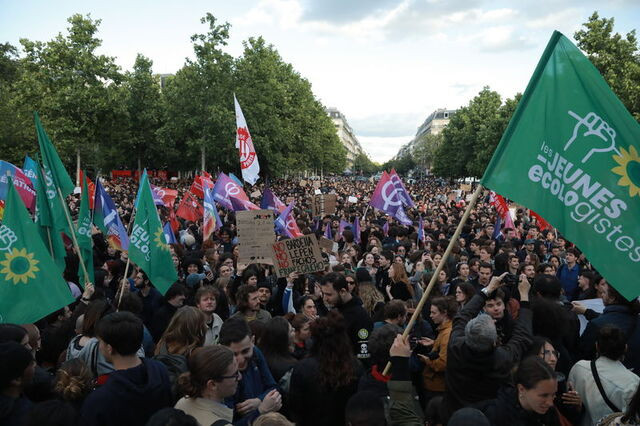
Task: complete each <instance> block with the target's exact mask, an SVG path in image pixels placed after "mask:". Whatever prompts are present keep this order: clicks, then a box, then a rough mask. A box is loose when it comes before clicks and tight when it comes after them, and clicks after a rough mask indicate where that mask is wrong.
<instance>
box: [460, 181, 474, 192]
mask: <svg viewBox="0 0 640 426" xmlns="http://www.w3.org/2000/svg"><path fill="white" fill-rule="evenodd" d="M460 190H461V191H467V192H468V191H471V185H470V184H468V183H463V184H461V185H460Z"/></svg>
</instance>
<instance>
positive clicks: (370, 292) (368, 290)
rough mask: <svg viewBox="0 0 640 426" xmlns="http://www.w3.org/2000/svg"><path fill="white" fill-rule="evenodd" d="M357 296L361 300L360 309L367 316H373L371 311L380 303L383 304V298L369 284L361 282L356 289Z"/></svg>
mask: <svg viewBox="0 0 640 426" xmlns="http://www.w3.org/2000/svg"><path fill="white" fill-rule="evenodd" d="M358 296H359V297H360V300H362V307H363V308H364V309H365V310H366V311H367V313H368V314H369V315H372V314H373V309H374V308H375V307H376V305H377V304H378V303H380V302H383V303H384V296H383V295H382V293H380V291H378V289H377V288H376V287H375V286H374V285H373V284H371V283H370V282H362V283H360V285H359V288H358Z"/></svg>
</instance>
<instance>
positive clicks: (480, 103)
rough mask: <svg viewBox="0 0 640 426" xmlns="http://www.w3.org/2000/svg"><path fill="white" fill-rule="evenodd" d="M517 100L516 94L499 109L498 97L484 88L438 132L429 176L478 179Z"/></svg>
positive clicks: (487, 88)
mask: <svg viewBox="0 0 640 426" xmlns="http://www.w3.org/2000/svg"><path fill="white" fill-rule="evenodd" d="M519 99H520V95H519V94H518V95H516V97H515V98H514V99H510V100H507V101H506V102H505V104H504V105H502V100H501V99H500V95H499V94H498V93H497V92H494V91H492V90H490V89H489V87H484V88H483V89H482V91H481V92H480V93H479V94H478V95H477V96H476V97H475V98H473V99H472V100H471V101H470V102H469V105H467V106H466V107H463V108H460V109H459V110H458V111H457V112H456V114H455V115H454V116H453V117H452V118H451V120H450V121H449V124H448V125H447V127H445V128H444V130H443V131H442V142H441V144H440V145H439V146H438V147H437V148H436V152H435V156H434V167H433V172H434V173H435V174H437V175H439V176H443V177H448V178H462V177H467V176H476V177H480V176H482V175H483V174H484V169H485V168H486V167H487V164H488V163H489V160H490V159H491V156H492V155H493V152H494V151H495V149H496V147H497V146H498V143H499V142H500V138H501V137H502V133H503V132H504V130H505V129H506V127H507V124H508V123H509V120H510V119H511V116H512V115H513V112H514V111H515V108H516V106H517V104H518V101H519Z"/></svg>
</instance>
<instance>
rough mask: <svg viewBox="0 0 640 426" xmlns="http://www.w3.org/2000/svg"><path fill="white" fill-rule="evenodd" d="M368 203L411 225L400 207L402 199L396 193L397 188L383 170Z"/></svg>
mask: <svg viewBox="0 0 640 426" xmlns="http://www.w3.org/2000/svg"><path fill="white" fill-rule="evenodd" d="M369 204H370V205H371V206H372V207H375V208H376V209H378V210H381V211H383V212H385V213H386V214H388V215H389V216H391V217H393V218H395V219H397V220H398V222H400V223H402V224H404V225H411V224H412V223H413V222H412V221H411V219H409V218H408V217H407V214H406V213H405V211H404V208H403V207H402V199H401V198H400V195H399V194H398V188H396V187H395V185H394V184H393V181H392V180H391V177H390V176H389V175H388V174H387V172H384V173H383V174H382V177H381V178H380V181H378V185H377V186H376V189H375V191H373V195H372V196H371V201H369Z"/></svg>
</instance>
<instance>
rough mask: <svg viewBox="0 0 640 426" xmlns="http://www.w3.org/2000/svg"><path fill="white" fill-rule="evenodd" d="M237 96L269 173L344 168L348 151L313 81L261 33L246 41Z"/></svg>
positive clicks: (237, 72)
mask: <svg viewBox="0 0 640 426" xmlns="http://www.w3.org/2000/svg"><path fill="white" fill-rule="evenodd" d="M234 77H235V78H234V83H235V84H234V85H235V88H236V96H237V98H238V102H240V104H241V106H242V109H243V112H244V115H245V118H246V119H247V124H248V125H249V129H250V131H251V135H252V137H253V141H254V144H255V146H256V151H257V153H258V156H259V158H260V166H261V169H262V171H263V173H264V174H266V175H282V174H284V173H285V172H289V173H290V172H293V171H301V170H305V169H313V168H314V167H315V168H322V169H323V170H325V171H326V172H341V171H342V170H344V167H345V165H346V153H345V151H344V148H343V147H342V144H341V143H340V141H339V139H338V136H337V134H336V131H335V128H334V126H333V123H332V122H331V119H330V118H329V117H328V116H327V114H326V112H325V110H324V107H323V106H322V104H321V103H320V102H319V101H318V100H317V99H316V98H315V97H314V95H313V92H312V90H311V84H310V83H309V82H308V81H307V80H306V79H304V78H302V77H301V76H300V74H298V73H297V72H296V71H295V70H294V69H293V66H292V65H291V64H288V63H285V62H284V61H283V60H282V58H281V57H280V54H279V53H278V52H277V51H276V50H275V48H274V47H273V45H270V44H269V45H268V44H266V42H265V41H264V39H263V38H262V37H258V38H250V39H249V40H248V41H246V42H244V53H243V55H242V57H241V58H239V59H238V60H237V61H236V69H235V75H234Z"/></svg>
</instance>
